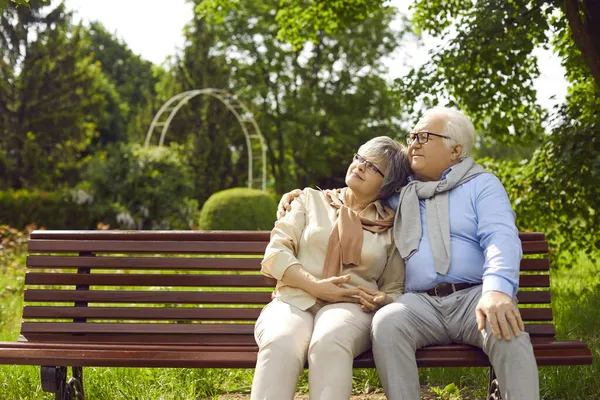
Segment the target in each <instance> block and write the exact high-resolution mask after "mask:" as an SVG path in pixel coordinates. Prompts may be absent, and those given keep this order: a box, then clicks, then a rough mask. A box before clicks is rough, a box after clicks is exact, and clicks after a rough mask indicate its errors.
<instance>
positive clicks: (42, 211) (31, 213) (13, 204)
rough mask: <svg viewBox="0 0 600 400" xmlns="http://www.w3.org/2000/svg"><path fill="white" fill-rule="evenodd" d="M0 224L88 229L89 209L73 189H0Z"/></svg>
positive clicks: (21, 226) (90, 219)
mask: <svg viewBox="0 0 600 400" xmlns="http://www.w3.org/2000/svg"><path fill="white" fill-rule="evenodd" d="M0 224H2V225H10V226H13V227H15V228H17V229H24V228H25V227H26V226H27V225H29V224H36V225H38V226H43V227H46V228H48V229H91V228H93V227H94V226H95V223H94V217H93V215H92V213H91V210H90V209H89V208H88V207H87V206H86V204H85V201H83V202H82V201H81V198H80V196H79V194H78V192H77V191H70V190H59V191H54V192H45V191H39V190H33V191H29V190H24V189H23V190H7V191H0Z"/></svg>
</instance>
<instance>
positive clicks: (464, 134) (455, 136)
mask: <svg viewBox="0 0 600 400" xmlns="http://www.w3.org/2000/svg"><path fill="white" fill-rule="evenodd" d="M432 117H442V118H444V120H445V122H446V125H445V127H444V130H443V131H442V132H441V133H440V134H441V135H445V136H449V137H451V138H452V139H444V145H445V146H446V147H452V146H453V145H456V144H461V145H462V152H461V153H460V155H459V158H460V159H461V160H463V159H465V158H466V157H468V156H469V155H470V154H471V149H472V148H473V142H474V141H475V127H473V123H472V122H471V119H470V118H469V117H467V116H466V115H465V114H463V113H462V112H460V111H458V110H456V109H454V108H448V107H435V108H432V109H430V110H427V111H425V113H424V114H423V117H422V118H421V119H429V118H432Z"/></svg>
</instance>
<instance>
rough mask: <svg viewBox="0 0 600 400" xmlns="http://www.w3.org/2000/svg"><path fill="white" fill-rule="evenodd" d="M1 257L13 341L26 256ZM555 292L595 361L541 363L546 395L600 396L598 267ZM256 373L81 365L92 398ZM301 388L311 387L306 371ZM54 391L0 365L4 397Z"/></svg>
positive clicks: (478, 387)
mask: <svg viewBox="0 0 600 400" xmlns="http://www.w3.org/2000/svg"><path fill="white" fill-rule="evenodd" d="M0 262H1V264H0V340H3V341H15V340H16V339H17V337H18V334H19V325H20V319H21V316H20V312H21V308H22V297H23V292H22V291H23V274H24V267H23V265H24V257H23V256H22V255H20V256H17V257H11V258H10V259H7V258H6V257H5V258H4V259H2V258H0ZM552 298H553V303H552V304H553V308H554V315H555V322H556V325H557V337H558V338H559V339H581V340H583V341H585V342H586V343H588V344H589V346H590V347H591V349H592V352H593V353H594V364H593V365H591V366H570V367H543V368H540V387H541V394H542V398H544V399H582V398H586V399H595V398H600V378H598V377H600V266H598V265H595V264H594V263H593V262H592V261H590V260H585V259H584V258H579V259H573V260H572V261H571V267H570V268H561V269H559V270H554V271H552ZM252 374H253V370H251V369H250V370H248V369H153V368H142V369H140V368H138V369H132V368H84V382H85V391H86V398H87V399H90V400H92V399H102V400H110V399H136V400H146V399H148V400H156V399H164V400H167V399H178V400H179V399H181V400H185V399H209V398H218V396H219V395H220V394H223V393H228V392H236V393H249V391H250V386H251V384H252ZM487 379H488V378H487V369H484V368H447V369H441V368H431V369H421V370H420V380H421V383H423V384H426V385H429V386H431V387H434V388H440V389H439V390H438V391H440V393H442V392H443V391H444V390H445V389H442V388H447V387H450V386H448V385H451V384H454V386H455V387H457V388H458V389H459V390H460V393H461V395H462V396H463V397H469V398H473V399H483V398H484V394H485V387H486V385H487ZM378 388H380V382H379V378H378V376H377V373H376V371H375V370H373V369H357V370H355V381H354V390H355V391H356V392H357V393H364V392H370V391H372V390H373V389H378ZM298 390H300V391H303V392H306V391H307V390H308V383H307V375H306V373H304V374H303V375H302V376H301V378H300V380H299V383H298ZM453 390H454V389H453ZM53 398H54V396H53V395H51V394H49V393H45V392H43V391H42V389H41V385H40V380H39V367H23V366H7V365H0V399H23V400H24V399H31V400H33V399H35V400H38V399H53ZM452 398H454V397H452Z"/></svg>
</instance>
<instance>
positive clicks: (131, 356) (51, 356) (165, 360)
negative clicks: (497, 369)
mask: <svg viewBox="0 0 600 400" xmlns="http://www.w3.org/2000/svg"><path fill="white" fill-rule="evenodd" d="M2 344H3V343H2ZM2 344H0V347H2V350H0V360H1V361H2V362H3V363H12V364H32V363H33V364H38V365H60V366H102V367H119V366H135V367H164V368H168V367H171V368H177V367H191V368H194V367H196V368H202V367H207V368H215V367H223V368H227V367H238V368H239V367H245V368H252V367H254V365H255V364H256V348H255V346H239V347H238V348H233V347H222V346H219V348H220V349H221V350H219V351H213V350H212V349H208V348H207V347H209V346H197V347H194V346H160V347H157V346H147V347H146V346H135V345H126V346H123V345H105V346H98V345H90V346H89V347H87V345H78V346H77V347H69V346H67V345H65V346H63V345H61V344H49V345H45V346H43V347H40V346H31V347H30V346H28V343H23V344H21V345H18V346H16V345H15V344H14V343H7V346H1V345H2ZM215 347H216V346H215ZM533 349H534V353H535V355H536V359H537V363H538V365H540V366H547V365H577V364H591V363H592V355H591V352H590V351H589V349H588V348H587V346H586V345H585V344H583V343H581V342H579V341H564V342H562V341H561V342H547V343H535V342H534V343H533ZM416 358H417V364H418V366H419V367H455V366H480V367H485V366H489V361H488V359H487V357H486V356H485V354H484V353H483V352H482V351H481V350H480V349H477V348H475V347H472V346H465V345H453V346H431V347H426V348H423V349H419V350H418V351H417V354H416ZM374 365H375V364H374V362H373V356H372V353H371V352H370V351H367V352H365V353H363V354H361V355H360V356H358V357H357V358H356V359H355V361H354V367H355V368H373V367H374Z"/></svg>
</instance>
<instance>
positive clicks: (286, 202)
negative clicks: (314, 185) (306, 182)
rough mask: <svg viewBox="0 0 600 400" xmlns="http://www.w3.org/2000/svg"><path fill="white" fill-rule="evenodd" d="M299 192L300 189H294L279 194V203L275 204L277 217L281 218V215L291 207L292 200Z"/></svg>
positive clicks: (300, 192)
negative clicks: (281, 194)
mask: <svg viewBox="0 0 600 400" xmlns="http://www.w3.org/2000/svg"><path fill="white" fill-rule="evenodd" d="M301 194H302V190H300V189H294V190H292V191H291V192H287V193H285V194H284V195H283V196H281V200H279V204H278V205H277V219H281V217H283V216H284V215H285V214H286V213H287V212H288V211H290V210H291V209H292V201H294V199H295V198H296V197H298V196H300V195H301Z"/></svg>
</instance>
